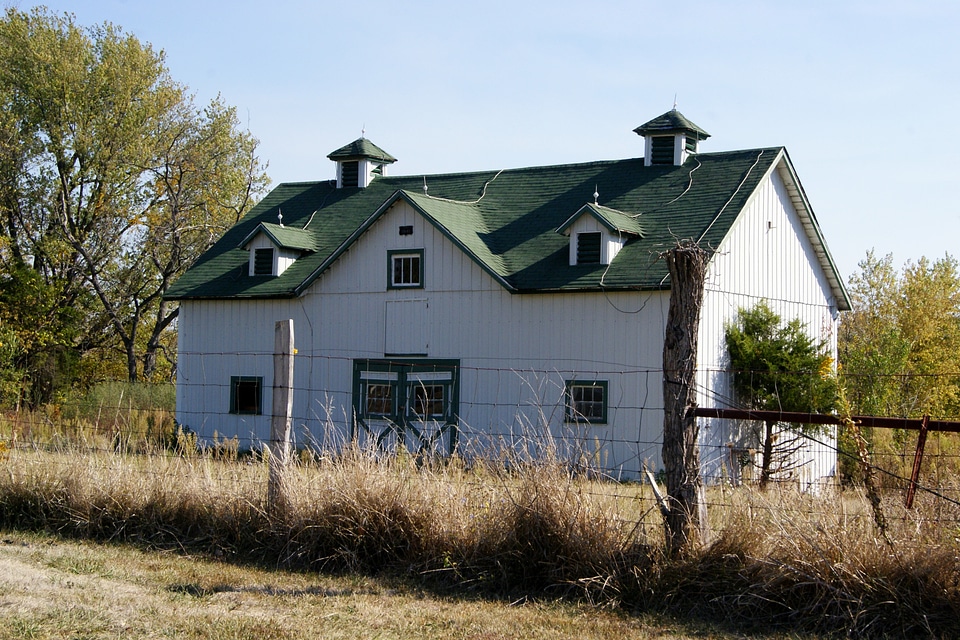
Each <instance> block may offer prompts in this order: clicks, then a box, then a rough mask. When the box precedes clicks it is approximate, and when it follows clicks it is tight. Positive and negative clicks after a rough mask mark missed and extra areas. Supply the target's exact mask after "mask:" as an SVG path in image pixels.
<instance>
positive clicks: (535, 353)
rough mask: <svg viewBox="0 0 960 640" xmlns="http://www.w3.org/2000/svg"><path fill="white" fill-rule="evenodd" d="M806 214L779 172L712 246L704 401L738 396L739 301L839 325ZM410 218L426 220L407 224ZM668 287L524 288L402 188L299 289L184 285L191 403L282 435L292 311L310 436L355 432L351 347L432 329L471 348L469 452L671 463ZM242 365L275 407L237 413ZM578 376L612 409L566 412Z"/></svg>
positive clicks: (199, 410)
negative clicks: (404, 310)
mask: <svg viewBox="0 0 960 640" xmlns="http://www.w3.org/2000/svg"><path fill="white" fill-rule="evenodd" d="M768 220H770V221H771V225H770V226H769V228H768V225H767V221H768ZM799 224H800V222H799V219H798V217H797V214H796V212H795V211H793V209H792V206H791V205H790V201H789V198H788V197H787V195H786V191H785V187H784V185H783V183H782V181H781V180H780V179H779V176H778V175H777V174H776V173H773V174H772V175H771V177H770V179H768V180H766V181H764V184H763V186H762V187H761V189H760V190H759V191H758V192H757V193H756V194H755V195H754V198H753V200H752V202H751V204H750V205H749V206H748V208H747V210H746V211H745V212H744V213H743V214H742V215H741V219H740V220H739V221H738V222H737V223H736V225H735V227H734V228H733V229H732V230H731V233H730V235H729V236H728V237H727V238H726V239H725V241H724V243H723V246H722V247H721V248H720V251H718V253H717V254H716V256H715V257H714V259H713V261H712V262H711V265H710V271H709V279H708V284H707V292H706V296H705V300H704V308H703V316H702V322H701V333H700V352H701V356H700V364H701V366H700V378H699V383H700V385H701V388H702V389H704V390H706V389H709V388H716V389H718V392H719V397H717V396H715V395H713V394H711V393H707V392H706V391H704V392H703V393H702V394H701V398H700V404H701V405H702V406H725V405H724V404H723V400H724V396H728V395H729V383H728V381H727V380H726V378H725V377H724V375H723V374H722V373H720V370H721V369H722V368H723V365H724V361H723V358H724V352H725V350H724V348H723V343H722V341H723V327H724V323H725V322H727V321H729V320H731V319H732V318H733V317H734V316H735V313H736V310H737V308H739V307H741V306H750V305H752V304H754V303H755V302H756V301H757V300H759V299H760V298H766V299H768V300H769V301H770V302H771V305H772V306H774V309H776V310H777V311H778V312H780V313H781V314H782V315H784V317H795V316H798V315H799V317H801V318H802V319H803V320H804V322H807V323H808V326H811V327H817V328H818V329H819V328H821V327H827V328H828V329H829V330H831V331H832V330H833V327H834V321H833V317H834V312H833V311H832V309H833V307H832V306H831V304H830V302H828V298H829V288H828V287H827V286H826V282H825V281H824V279H823V277H822V275H819V270H818V266H817V263H816V261H815V259H814V254H813V251H812V248H811V247H810V244H809V242H807V241H806V238H805V236H803V233H802V229H801V228H800V227H799ZM401 225H404V226H405V225H410V226H412V227H413V233H412V234H411V235H404V236H401V235H399V232H398V230H399V227H400V226H401ZM398 249H400V250H404V249H422V250H423V260H424V286H423V288H418V289H389V290H388V289H387V278H388V263H387V255H388V254H387V252H388V251H390V250H398ZM785 265H791V266H789V267H787V266H785ZM418 300H419V301H423V302H413V301H418ZM404 301H408V302H406V303H405V302H404ZM788 301H789V302H788ZM668 303H669V292H662V291H656V292H607V293H596V292H593V293H564V294H525V295H518V294H511V293H509V292H508V291H507V290H505V289H504V288H503V287H502V286H501V285H500V283H499V282H497V281H496V280H495V279H494V278H493V277H492V276H491V275H490V274H489V273H487V272H486V271H484V270H483V269H482V268H481V267H480V266H478V265H477V264H476V263H475V262H474V261H473V260H472V259H471V258H470V257H469V256H468V255H466V254H465V253H464V252H463V251H462V250H461V249H460V248H459V247H458V246H456V245H455V244H454V243H453V242H451V241H450V240H449V239H448V238H447V236H446V235H444V233H443V232H442V231H441V230H439V229H437V228H436V227H434V226H433V225H432V224H431V223H430V222H429V221H428V220H426V219H425V218H423V217H422V216H421V215H420V214H419V213H418V212H416V211H415V210H413V209H412V208H411V207H410V206H409V205H408V204H407V203H406V202H404V201H402V200H401V201H399V202H398V203H397V204H396V205H394V206H393V207H392V208H391V209H390V210H389V211H388V212H386V213H385V214H384V215H383V216H382V217H381V218H380V219H379V220H378V221H377V222H375V223H374V224H373V225H372V226H371V227H370V229H368V230H367V231H366V233H365V234H364V236H363V238H362V239H361V241H360V242H357V243H355V244H354V245H353V246H352V247H351V248H350V249H349V250H348V251H347V252H345V253H344V254H343V255H342V256H341V257H340V258H339V259H338V260H337V261H336V262H335V263H334V264H333V265H331V266H330V268H329V269H328V270H327V271H326V272H325V273H323V274H322V275H321V276H320V277H319V278H318V279H317V280H316V281H315V282H314V283H313V284H312V285H311V287H310V288H309V289H308V290H307V291H306V292H305V293H304V295H302V296H301V297H299V298H297V299H293V300H248V301H236V300H232V301H209V300H208V301H183V302H182V304H181V323H180V327H181V332H180V358H179V363H178V365H179V370H178V393H177V413H178V419H179V420H180V422H181V423H182V424H184V425H185V426H188V427H190V428H192V429H194V430H196V431H197V432H198V433H199V434H200V435H201V436H202V437H203V438H205V439H207V440H210V439H212V438H213V434H214V433H216V434H217V435H218V436H219V437H237V438H238V439H239V440H240V442H241V446H244V447H254V448H255V447H259V446H262V443H263V442H265V441H266V439H267V437H268V435H269V423H270V419H269V414H270V411H271V407H270V406H269V405H270V397H271V396H270V394H269V393H267V391H268V390H269V387H270V385H271V384H272V375H273V373H272V372H273V369H272V350H273V327H274V323H275V322H276V321H277V320H283V319H287V318H293V320H294V328H295V329H294V330H295V342H296V348H297V351H298V354H297V356H296V357H295V365H294V387H295V391H294V398H295V400H294V439H295V441H296V444H297V445H298V446H340V445H342V444H343V443H344V442H345V441H346V440H347V439H348V438H349V436H350V425H351V422H352V415H351V414H352V393H353V389H352V380H353V362H354V360H355V359H358V358H383V357H384V355H385V353H384V352H385V350H388V349H389V347H387V346H386V345H385V342H386V337H387V336H390V340H393V341H395V342H396V343H397V344H417V345H421V344H422V345H423V346H424V348H425V352H426V355H427V357H428V358H431V359H452V360H458V361H459V362H460V405H459V406H460V414H459V422H460V427H459V429H460V432H461V445H462V450H463V452H465V453H466V454H467V455H469V454H470V452H471V450H474V451H478V450H480V449H483V448H485V447H503V448H509V449H510V450H512V451H514V452H516V453H519V454H528V455H537V454H539V453H542V452H543V448H544V447H548V446H553V447H556V449H557V450H558V451H559V452H560V453H562V454H564V455H568V456H570V457H571V458H573V459H575V460H584V461H588V462H590V463H591V464H593V465H600V466H601V467H602V468H603V469H605V470H607V472H609V473H610V474H611V475H613V476H615V477H636V476H637V475H638V474H639V472H640V470H641V469H642V466H643V464H647V465H649V466H650V467H651V468H653V469H659V468H661V466H662V465H661V461H660V439H661V433H662V428H663V410H662V409H663V403H662V375H661V373H660V369H661V367H662V349H663V335H664V322H665V320H666V316H667V307H668ZM388 304H392V305H399V307H402V306H404V304H414V305H416V306H417V308H418V309H419V312H422V314H423V317H424V319H423V321H422V322H423V326H424V327H425V333H424V337H423V338H420V337H418V335H417V333H418V332H417V331H416V330H415V329H411V330H410V334H411V336H410V337H412V338H414V340H413V341H412V342H411V341H408V342H404V331H405V327H403V326H399V325H396V324H393V325H388V318H387V313H386V308H387V305H388ZM232 375H234V376H235V375H259V376H262V377H263V382H264V387H265V395H264V415H263V416H237V415H231V414H229V413H228V410H229V392H230V389H229V383H230V376H232ZM568 380H581V381H595V380H604V381H606V382H607V384H608V422H607V424H589V425H584V424H572V423H567V422H566V421H565V419H564V389H565V386H564V384H565V381H568ZM734 431H735V430H734V429H733V428H732V427H730V426H728V425H723V424H722V423H721V421H714V422H708V423H706V424H704V427H703V434H704V436H703V442H704V445H706V446H705V447H704V458H705V459H706V460H708V462H709V464H711V465H713V468H714V469H718V468H720V466H721V461H722V458H723V456H724V452H726V451H727V448H726V447H725V445H726V443H728V442H730V441H731V439H732V437H733V435H734ZM728 457H729V456H728Z"/></svg>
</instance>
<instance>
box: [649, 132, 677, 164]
mask: <svg viewBox="0 0 960 640" xmlns="http://www.w3.org/2000/svg"><path fill="white" fill-rule="evenodd" d="M673 142H674V137H673V136H654V137H653V138H651V139H650V164H673Z"/></svg>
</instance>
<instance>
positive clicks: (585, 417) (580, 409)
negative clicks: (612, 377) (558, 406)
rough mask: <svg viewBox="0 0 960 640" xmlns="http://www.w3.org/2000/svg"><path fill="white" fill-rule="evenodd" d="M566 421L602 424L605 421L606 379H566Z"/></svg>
mask: <svg viewBox="0 0 960 640" xmlns="http://www.w3.org/2000/svg"><path fill="white" fill-rule="evenodd" d="M566 387H567V393H566V405H567V407H566V412H565V414H566V415H565V419H566V421H567V422H589V423H596V424H603V423H606V421H607V381H606V380H595V381H591V382H577V381H567V383H566Z"/></svg>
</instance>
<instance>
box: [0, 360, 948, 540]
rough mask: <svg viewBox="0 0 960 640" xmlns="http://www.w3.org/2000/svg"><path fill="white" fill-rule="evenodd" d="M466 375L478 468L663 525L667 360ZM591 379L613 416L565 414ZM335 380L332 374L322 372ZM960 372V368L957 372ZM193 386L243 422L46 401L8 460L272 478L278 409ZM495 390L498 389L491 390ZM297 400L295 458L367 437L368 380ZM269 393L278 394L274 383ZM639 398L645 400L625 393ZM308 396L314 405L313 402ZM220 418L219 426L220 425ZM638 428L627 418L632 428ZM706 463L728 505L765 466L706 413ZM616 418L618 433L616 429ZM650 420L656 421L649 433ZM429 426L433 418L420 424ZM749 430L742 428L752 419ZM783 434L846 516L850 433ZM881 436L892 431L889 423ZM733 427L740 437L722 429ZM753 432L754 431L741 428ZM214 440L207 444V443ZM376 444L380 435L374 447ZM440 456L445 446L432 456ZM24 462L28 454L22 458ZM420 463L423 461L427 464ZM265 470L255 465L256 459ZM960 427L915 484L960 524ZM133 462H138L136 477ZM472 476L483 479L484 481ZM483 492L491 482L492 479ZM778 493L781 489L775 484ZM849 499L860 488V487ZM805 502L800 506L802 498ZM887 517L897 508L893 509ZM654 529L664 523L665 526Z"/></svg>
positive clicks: (787, 430) (887, 462)
mask: <svg viewBox="0 0 960 640" xmlns="http://www.w3.org/2000/svg"><path fill="white" fill-rule="evenodd" d="M225 355H230V356H231V357H235V358H237V359H238V360H239V361H242V360H243V359H244V358H246V357H249V358H255V357H262V354H243V353H235V354H225ZM353 363H354V359H352V358H347V357H345V356H344V357H340V356H315V355H298V356H297V366H298V367H301V366H302V367H305V368H310V369H312V370H314V371H316V372H328V371H329V370H330V369H336V370H340V371H343V370H345V368H352V367H353ZM458 375H459V380H460V381H461V382H465V381H469V380H476V379H478V378H479V376H481V375H482V376H485V377H486V378H487V379H488V380H492V381H493V382H494V384H493V387H494V388H495V389H497V391H498V392H497V393H496V394H494V395H492V396H490V395H487V394H486V393H485V391H483V390H482V389H481V386H480V385H479V384H474V385H472V386H471V385H469V384H466V383H464V384H461V385H460V387H459V389H458V399H457V404H458V406H457V415H456V421H455V425H454V427H455V430H456V439H455V443H454V447H453V451H454V452H455V455H456V458H457V459H458V460H459V462H458V464H461V465H466V466H469V464H470V463H471V462H475V463H480V462H483V463H485V464H488V463H495V464H500V465H505V466H506V467H510V466H511V465H513V466H518V465H523V464H530V465H535V464H537V463H538V462H539V461H542V460H544V459H547V458H551V457H552V458H551V459H552V460H553V461H560V462H562V463H565V464H566V465H567V466H568V468H569V470H570V471H571V477H576V478H579V479H583V480H585V481H589V484H585V485H584V486H585V487H588V488H587V489H585V490H586V491H588V492H590V491H593V492H596V495H597V496H598V497H602V498H603V499H613V500H619V501H621V502H624V503H626V502H629V503H631V504H632V505H633V506H632V507H631V513H633V514H635V516H634V517H636V521H635V522H633V523H632V524H633V526H639V525H641V524H642V525H644V526H646V525H648V524H650V522H649V520H650V519H653V520H656V517H657V505H656V502H655V498H654V497H653V495H652V494H651V493H649V492H647V491H644V486H643V483H644V473H643V472H644V468H645V465H647V466H648V467H652V468H651V471H653V472H654V474H656V473H657V472H659V471H660V469H659V468H656V463H655V461H656V460H658V459H659V451H660V447H661V440H660V438H659V431H658V429H657V428H653V427H652V425H658V424H659V423H660V422H662V411H663V408H662V406H660V401H659V393H655V392H654V391H653V390H655V389H658V388H659V387H660V385H661V382H662V378H663V372H662V371H661V370H659V369H656V368H649V369H644V368H635V369H631V368H626V367H623V366H622V364H620V363H615V362H597V363H595V366H594V368H593V370H591V371H589V372H584V371H582V370H578V371H576V372H574V371H564V370H562V369H561V370H558V369H543V370H537V369H533V368H530V369H524V370H517V369H508V368H498V367H494V366H489V367H460V368H459V370H458ZM577 376H579V378H580V379H584V380H604V381H606V384H607V387H606V388H607V390H608V394H607V401H608V406H607V413H606V421H605V423H603V424H596V423H591V422H588V421H579V422H578V421H576V420H574V421H572V422H566V421H565V416H566V415H567V413H566V412H567V410H568V406H567V395H566V393H567V387H566V386H565V382H566V381H569V380H570V379H573V378H576V377H577ZM315 377H316V378H318V379H323V378H326V379H329V373H323V375H317V376H315ZM958 377H960V376H958ZM213 378H215V376H211V379H203V380H193V381H189V382H184V381H181V390H183V389H187V390H188V392H191V391H192V392H194V393H204V394H209V395H211V396H212V397H215V398H221V399H224V402H222V405H223V408H222V410H221V411H219V412H213V413H212V414H211V415H205V416H204V419H206V420H207V421H208V422H216V423H217V424H226V423H227V422H228V421H234V422H236V423H237V424H240V425H246V430H244V428H240V429H236V430H234V431H233V432H230V431H221V430H217V429H207V430H205V427H204V425H203V424H196V423H191V422H187V421H182V422H177V421H176V420H175V418H174V416H173V415H172V414H171V413H170V412H169V411H165V410H162V409H157V408H154V407H143V406H135V405H134V404H133V403H132V402H131V401H129V400H127V401H125V400H124V399H123V398H119V399H118V400H117V401H115V402H113V403H107V402H104V403H101V404H99V405H98V406H95V407H94V406H90V405H89V404H87V406H79V404H76V405H71V404H61V405H57V406H50V407H46V408H43V409H39V410H35V411H29V410H26V409H22V410H20V411H17V412H8V413H5V414H4V415H3V417H2V421H0V424H2V431H0V441H2V442H3V443H4V447H5V449H7V451H6V454H5V456H6V458H7V460H6V461H5V462H3V463H2V464H14V463H15V462H16V461H17V460H18V461H21V462H23V461H29V459H30V456H31V455H37V456H41V454H49V453H51V452H60V453H62V454H63V455H59V456H46V455H44V456H43V457H37V458H36V459H35V463H36V464H38V465H42V466H43V467H44V468H45V469H47V471H48V472H49V471H50V470H51V469H55V468H56V467H57V466H61V467H63V469H64V470H66V469H67V468H68V467H69V465H70V464H72V462H71V456H73V455H76V454H77V453H78V452H87V453H94V454H103V457H102V458H100V460H101V462H100V463H99V464H102V465H103V467H104V472H105V473H107V472H109V470H110V469H113V468H114V467H113V466H112V465H113V464H114V462H113V461H112V460H114V458H115V457H116V456H118V455H119V456H133V457H136V456H144V455H150V456H154V457H161V458H166V459H169V460H177V459H180V458H182V457H184V456H185V455H193V454H192V453H191V452H189V451H188V449H190V448H192V447H193V446H194V445H195V444H199V445H201V448H204V449H205V455H206V456H209V457H210V458H212V459H215V460H216V461H217V463H218V464H222V465H227V466H229V465H235V466H236V467H237V469H238V471H236V472H235V473H228V474H225V475H224V476H223V478H224V480H223V483H224V485H223V487H222V488H223V489H224V490H225V491H238V490H240V489H241V488H242V486H241V485H242V483H254V484H257V483H264V482H266V476H265V475H258V474H256V473H246V472H245V471H244V469H248V468H249V467H250V466H251V461H256V460H257V459H258V456H261V457H262V456H263V451H264V450H265V449H266V448H267V445H268V443H267V442H266V438H265V437H264V436H258V435H257V429H258V427H257V426H256V423H258V421H259V422H263V424H265V425H267V427H268V428H269V422H270V408H269V407H267V406H264V407H261V412H260V413H259V414H257V415H243V416H238V415H237V414H234V413H231V412H230V408H229V406H228V405H229V396H230V393H231V382H230V380H229V377H228V378H227V379H226V380H223V379H219V378H217V379H213ZM488 387H489V385H485V386H484V389H486V388H488ZM627 389H633V390H636V389H639V390H643V392H642V393H626V392H625V390H627ZM701 391H702V397H703V398H704V399H708V400H709V399H711V398H712V399H713V402H715V403H716V406H725V407H731V408H738V407H736V403H734V402H732V400H731V398H729V397H724V396H721V395H716V396H715V395H712V394H711V393H709V392H707V391H706V390H701ZM293 392H294V394H295V396H296V397H298V398H301V400H299V401H298V402H297V403H296V404H295V407H296V409H295V410H294V414H293V416H292V425H293V429H292V434H293V436H292V440H293V442H292V444H293V446H294V449H295V451H296V452H297V455H296V456H295V457H294V459H295V460H299V461H300V462H301V463H302V464H304V465H305V466H307V467H309V465H311V464H323V461H324V460H333V459H335V458H336V457H337V456H338V455H340V454H342V453H343V452H344V451H345V450H346V449H347V448H348V447H349V446H350V445H351V442H352V441H354V440H356V439H357V435H358V433H357V429H356V425H355V424H354V423H353V421H354V420H355V415H354V413H355V403H354V398H353V394H354V393H355V389H352V388H344V387H342V386H339V387H335V386H333V385H330V386H314V385H313V384H311V385H309V386H303V387H294V389H293ZM264 397H269V394H268V393H267V391H266V390H265V391H264ZM631 397H639V398H643V401H640V402H632V401H626V400H625V398H631ZM303 399H308V401H306V402H305V401H303ZM493 414H495V415H500V416H503V415H510V416H511V418H510V419H509V420H500V421H498V422H496V423H492V424H491V423H488V424H478V423H477V422H475V421H474V420H472V419H470V417H471V416H477V415H493ZM218 421H219V422H218ZM625 423H626V424H627V426H626V427H624V426H623V425H624V424H625ZM701 423H702V425H701V434H702V436H703V437H702V438H701V444H700V446H701V459H702V461H703V468H704V481H705V484H706V485H707V487H708V491H707V494H706V497H707V507H708V510H710V509H718V510H719V509H723V508H726V507H729V506H730V504H731V501H733V500H735V496H736V492H737V491H738V490H739V489H740V488H741V487H746V488H748V489H749V487H750V486H751V480H752V478H751V473H750V470H751V468H752V467H753V466H755V465H756V448H757V447H756V444H755V443H754V444H753V445H752V446H751V442H750V441H748V440H746V439H741V440H739V441H736V442H734V441H731V440H724V439H720V438H717V437H713V433H710V432H709V430H710V429H712V428H713V426H712V424H711V423H710V421H701ZM612 425H616V426H617V428H613V427H612ZM641 425H645V426H644V427H643V428H641ZM421 426H422V425H421ZM741 426H743V425H741ZM779 428H780V430H781V433H782V434H783V437H784V438H788V437H789V438H793V439H796V440H797V442H798V446H799V447H802V448H803V449H804V451H805V452H806V455H807V456H808V459H809V461H808V462H806V463H805V464H804V465H801V468H802V467H803V466H808V465H815V464H820V462H817V461H822V460H831V461H833V463H832V465H827V467H826V468H824V470H825V471H826V472H825V473H822V474H820V473H819V472H818V473H817V474H815V477H811V476H809V474H808V476H806V478H807V479H806V480H804V481H802V482H801V480H800V478H801V476H802V474H799V473H798V472H797V470H796V469H795V470H794V473H792V474H786V475H785V476H784V477H781V478H777V479H776V481H775V483H774V487H773V488H772V491H773V492H783V491H789V492H804V493H805V495H809V496H811V497H816V499H810V500H802V501H800V502H798V503H796V504H799V505H803V506H802V509H804V510H805V513H804V515H805V516H814V515H816V514H818V513H833V512H836V510H837V509H844V510H848V509H849V507H848V506H845V499H844V495H845V490H847V489H849V490H850V491H853V492H855V491H856V481H857V478H856V477H846V476H844V475H843V469H844V467H845V463H848V462H851V461H853V460H854V457H855V455H856V454H855V451H854V450H853V449H852V448H851V447H849V446H845V445H844V444H843V442H842V439H843V436H842V433H841V434H839V437H838V432H837V429H836V428H835V427H830V428H826V429H823V430H820V431H816V432H809V431H804V430H803V429H800V428H799V427H798V426H796V425H795V424H792V423H790V422H782V423H780V425H779ZM877 431H879V430H877ZM723 433H724V434H725V435H726V434H728V433H731V432H723ZM741 433H747V434H749V429H748V428H747V429H745V430H741ZM887 433H888V435H887V436H886V439H885V443H886V444H885V447H883V448H881V447H878V446H875V447H874V449H873V450H872V451H871V458H870V460H869V463H870V465H871V466H872V468H873V469H874V470H875V473H876V475H877V477H878V478H879V481H880V484H881V486H882V487H883V489H884V497H885V499H886V500H887V501H888V503H889V504H890V505H891V506H892V507H893V508H891V510H890V514H896V515H894V517H900V518H902V519H904V520H909V519H912V518H913V517H914V516H913V515H911V514H910V512H909V510H906V509H904V508H902V505H903V502H904V499H905V494H906V492H907V490H908V488H909V486H910V483H911V476H910V470H911V467H912V465H913V464H914V461H915V459H916V449H917V441H918V438H919V433H918V432H915V431H911V430H907V429H894V430H890V431H889V432H887ZM198 435H199V436H201V437H200V438H199V441H197V440H195V438H196V437H197V436H198ZM367 444H368V445H371V446H373V445H372V443H369V442H368V443H367ZM404 444H405V443H404V442H403V441H394V442H393V447H392V448H388V450H384V451H379V452H378V455H381V454H384V453H386V454H391V455H401V456H410V457H411V458H416V454H417V453H418V452H417V451H416V450H415V448H408V447H406V446H404ZM432 453H433V452H432ZM15 458H16V460H15ZM418 462H423V461H422V460H420V461H418ZM429 462H430V463H431V464H432V463H437V462H439V463H441V464H443V463H444V460H443V456H436V457H434V456H431V460H430V461H429ZM254 466H255V465H254ZM125 468H126V469H129V468H136V469H137V470H136V473H142V474H144V475H153V476H158V475H159V476H164V477H165V474H169V477H168V478H167V477H165V479H166V480H169V482H171V483H176V482H178V481H180V480H181V479H182V474H183V473H184V468H183V467H182V466H178V465H168V466H160V467H151V466H150V465H140V466H137V465H134V467H125ZM958 471H960V436H958V435H957V434H952V433H939V432H931V433H930V434H929V441H928V442H927V449H926V451H925V452H924V455H923V458H922V466H921V468H920V472H919V481H918V482H917V484H916V490H917V492H918V496H919V500H921V501H923V502H924V503H925V505H926V506H927V507H928V508H927V509H926V510H925V512H924V513H925V518H926V522H927V524H933V525H937V526H944V527H949V528H951V530H953V529H955V528H956V526H957V525H958V524H960V481H958V478H960V475H958ZM127 472H129V471H125V473H127ZM471 482H472V481H471ZM476 489H477V490H478V491H480V490H482V486H481V484H480V481H479V480H478V481H477V485H476ZM771 495H776V493H773V494H771ZM848 495H849V494H848ZM752 508H767V509H770V510H771V511H775V510H777V509H779V508H782V503H781V502H780V501H778V500H777V499H775V498H771V499H770V500H769V501H768V503H767V506H766V507H757V506H756V505H754V506H753V507H752ZM794 508H796V507H794ZM845 514H846V516H847V517H850V518H864V519H869V518H872V515H871V514H870V512H869V509H864V510H863V511H862V512H858V513H854V512H852V511H847V512H845ZM890 514H888V517H890ZM651 530H653V531H655V530H656V527H655V526H654V527H652V529H651Z"/></svg>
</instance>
